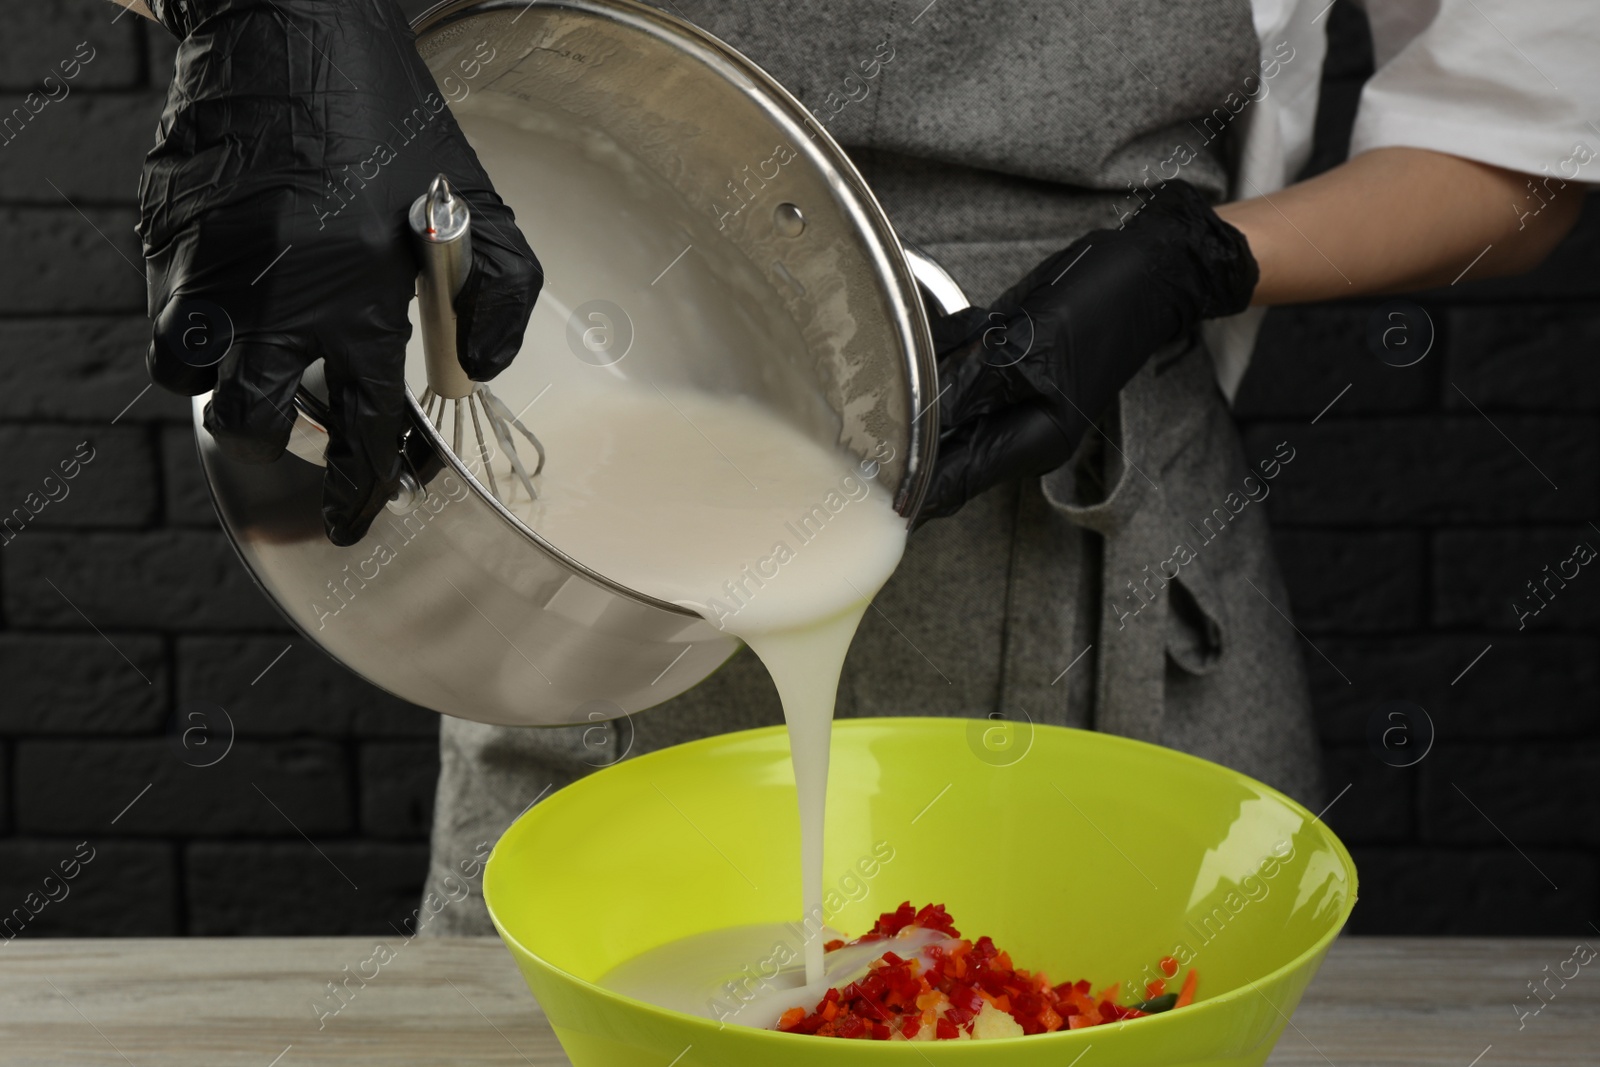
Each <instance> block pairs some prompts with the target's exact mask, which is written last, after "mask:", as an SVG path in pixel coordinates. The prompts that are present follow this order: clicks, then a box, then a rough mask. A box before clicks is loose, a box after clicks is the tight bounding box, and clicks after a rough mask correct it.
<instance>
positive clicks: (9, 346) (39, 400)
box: [0, 307, 190, 425]
mask: <svg viewBox="0 0 1600 1067" xmlns="http://www.w3.org/2000/svg"><path fill="white" fill-rule="evenodd" d="M140 311H141V313H140V314H139V315H137V316H107V317H94V318H74V319H63V318H43V319H25V320H20V321H11V322H4V321H0V352H7V353H13V354H14V355H15V357H24V356H26V357H29V358H11V359H5V360H0V419H17V420H20V419H58V420H62V421H77V420H83V419H93V420H99V421H103V422H110V421H111V420H112V419H117V417H118V416H119V415H121V418H120V419H117V423H118V425H124V424H131V423H137V422H141V421H145V420H149V419H173V420H181V421H183V422H188V421H189V417H190V416H189V405H190V401H189V399H188V398H187V397H179V396H174V395H173V394H171V393H168V392H166V391H165V390H162V389H157V388H149V389H147V388H146V387H147V386H149V385H150V378H149V375H147V374H146V373H145V369H144V356H145V350H146V349H147V348H148V347H149V345H150V323H149V321H148V320H147V319H146V318H145V317H144V315H143V313H142V312H143V308H142V307H141V308H140Z"/></svg>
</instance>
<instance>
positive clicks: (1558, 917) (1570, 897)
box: [1349, 844, 1600, 937]
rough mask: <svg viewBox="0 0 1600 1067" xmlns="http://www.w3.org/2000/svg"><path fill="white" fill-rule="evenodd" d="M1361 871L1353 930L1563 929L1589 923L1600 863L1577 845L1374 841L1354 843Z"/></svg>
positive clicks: (1512, 932) (1520, 932) (1561, 932)
mask: <svg viewBox="0 0 1600 1067" xmlns="http://www.w3.org/2000/svg"><path fill="white" fill-rule="evenodd" d="M1350 851H1351V854H1352V855H1353V856H1354V857H1355V861H1356V871H1357V874H1358V877H1359V878H1360V888H1359V893H1360V896H1361V900H1360V903H1358V904H1357V905H1356V910H1355V914H1354V915H1352V916H1351V919H1350V927H1349V930H1350V932H1351V933H1353V934H1379V935H1433V936H1444V935H1449V936H1518V937H1537V936H1541V935H1543V936H1552V937H1555V936H1560V937H1566V936H1568V935H1570V934H1571V933H1572V931H1574V930H1584V929H1587V928H1588V927H1587V926H1586V925H1585V923H1586V921H1587V920H1589V919H1591V918H1592V917H1593V914H1592V909H1593V905H1594V900H1595V897H1596V893H1597V891H1600V864H1597V863H1596V861H1595V858H1594V856H1593V855H1590V854H1585V853H1580V852H1574V851H1541V850H1535V851H1533V852H1530V853H1529V854H1528V855H1529V859H1531V860H1532V861H1533V862H1534V863H1537V864H1538V865H1539V868H1540V869H1541V870H1543V871H1544V872H1545V874H1547V875H1549V876H1550V878H1552V879H1554V881H1555V884H1556V885H1557V886H1559V887H1560V889H1559V891H1558V890H1556V889H1552V888H1551V886H1550V883H1549V882H1547V881H1545V880H1544V878H1543V877H1541V876H1540V875H1539V874H1538V872H1536V871H1535V870H1534V869H1533V867H1532V866H1530V865H1529V863H1528V860H1525V859H1523V857H1521V856H1519V855H1517V853H1516V852H1514V851H1513V850H1512V849H1511V848H1510V847H1509V846H1505V845H1503V844H1502V847H1500V848H1492V849H1461V850H1453V849H1442V848H1416V847H1414V846H1406V847H1400V846H1392V845H1391V846H1382V845H1378V846H1374V845H1367V846H1362V847H1357V848H1353V849H1351V850H1350Z"/></svg>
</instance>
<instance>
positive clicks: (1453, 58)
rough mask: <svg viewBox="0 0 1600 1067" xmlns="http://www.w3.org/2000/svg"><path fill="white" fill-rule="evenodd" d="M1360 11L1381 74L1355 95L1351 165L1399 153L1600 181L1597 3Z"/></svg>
mask: <svg viewBox="0 0 1600 1067" xmlns="http://www.w3.org/2000/svg"><path fill="white" fill-rule="evenodd" d="M1365 7H1366V9H1367V18H1368V21H1369V22H1370V23H1371V25H1372V43H1373V54H1374V59H1375V61H1376V66H1377V72H1376V73H1375V74H1374V75H1373V76H1372V78H1371V80H1369V81H1368V82H1367V85H1366V88H1365V89H1364V90H1363V91H1362V94H1361V107H1360V110H1359V111H1358V112H1357V114H1356V126H1355V132H1354V134H1353V136H1352V138H1351V142H1350V154H1351V155H1352V156H1354V155H1358V154H1360V153H1361V152H1365V151H1368V150H1370V149H1374V148H1382V147H1387V146H1398V145H1404V146H1408V147H1412V148H1426V149H1431V150H1432V151H1435V152H1443V153H1447V154H1449V155H1453V156H1461V157H1463V158H1466V159H1472V160H1477V161H1478V162H1481V163H1489V164H1493V165H1495V166H1500V167H1505V168H1507V169H1510V170H1519V171H1525V172H1527V173H1529V174H1545V175H1549V176H1552V177H1556V178H1561V179H1565V180H1569V181H1571V180H1578V181H1600V163H1594V162H1593V161H1594V160H1595V159H1596V158H1597V148H1600V127H1597V126H1596V125H1595V123H1594V121H1593V120H1594V119H1595V118H1597V117H1600V7H1597V5H1596V4H1595V3H1594V0H1367V3H1366V4H1365ZM1591 164H1592V165H1591Z"/></svg>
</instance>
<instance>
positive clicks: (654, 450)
mask: <svg viewBox="0 0 1600 1067" xmlns="http://www.w3.org/2000/svg"><path fill="white" fill-rule="evenodd" d="M454 111H455V113H456V115H457V117H458V118H459V119H460V121H461V125H462V128H463V129H464V130H465V131H466V133H467V135H468V137H469V138H470V140H471V141H472V143H473V145H474V147H475V148H476V149H477V151H478V154H479V157H480V159H481V160H482V161H483V163H484V166H485V167H486V168H487V170H488V171H489V173H490V174H491V175H492V176H494V178H495V185H496V187H497V188H498V189H499V190H500V192H501V194H502V195H503V196H504V197H505V199H506V201H507V203H508V204H510V205H511V207H512V208H513V209H514V210H515V212H516V214H517V218H518V220H519V222H520V224H521V225H522V226H523V228H524V231H525V232H526V233H527V234H528V235H529V237H530V238H531V239H532V241H533V244H534V247H535V249H536V251H537V253H538V255H539V256H540V258H541V260H542V261H543V262H544V264H545V266H546V269H547V271H548V275H549V284H548V285H547V286H546V288H545V290H544V291H543V292H542V293H541V295H540V298H539V301H538V303H537V304H536V305H535V308H534V313H533V320H532V322H531V323H530V325H529V329H528V332H527V335H526V337H525V338H524V344H523V352H522V354H521V356H520V357H519V358H518V359H517V360H516V361H515V362H514V363H513V364H512V365H511V367H509V368H508V369H507V370H506V372H505V373H503V374H502V375H500V377H499V378H497V379H496V380H495V382H494V383H493V388H494V389H495V392H496V393H497V394H498V395H499V396H500V397H501V398H502V399H503V400H504V401H505V402H506V404H507V405H508V406H509V407H510V409H511V410H512V411H513V412H515V413H517V414H518V415H519V416H520V417H521V418H522V419H523V420H524V421H525V422H526V423H527V424H528V425H529V426H530V427H531V428H532V429H533V431H534V432H535V433H536V434H538V436H539V438H540V440H541V441H542V442H543V443H544V445H545V447H546V449H547V452H548V456H549V458H548V461H547V463H546V465H545V469H544V472H543V473H542V474H540V475H539V476H538V477H537V478H536V479H535V484H536V487H537V490H538V492H539V499H538V500H537V501H528V500H526V499H525V498H524V497H523V495H522V490H521V489H520V488H517V489H516V490H514V491H511V492H509V493H508V494H507V495H508V497H509V499H507V500H504V502H505V503H507V504H508V506H510V507H511V508H512V509H513V510H514V511H517V512H518V513H519V515H520V517H521V518H522V519H523V520H524V521H526V522H527V523H528V525H529V526H530V527H532V528H533V529H534V530H536V531H538V532H539V533H540V534H541V535H542V536H543V537H545V538H546V539H547V540H549V541H550V542H551V543H552V544H554V545H555V546H556V547H557V548H559V549H561V550H562V551H563V552H565V553H567V554H568V555H570V556H572V557H573V558H575V559H577V560H579V561H580V562H582V563H583V564H585V565H586V566H588V567H590V568H592V569H594V570H596V571H598V572H600V573H602V574H605V575H606V576H608V577H610V578H612V579H613V580H615V581H618V582H621V583H623V584H624V585H627V586H629V587H630V588H633V589H636V590H638V591H640V592H643V593H647V594H650V595H652V596H655V597H658V598H660V599H662V600H666V601H669V602H672V603H677V604H681V605H683V606H685V607H689V608H691V609H692V610H694V611H696V612H699V613H700V614H702V615H704V616H705V617H706V618H707V619H709V620H711V621H712V622H713V623H715V624H716V625H717V626H719V627H721V628H722V629H724V630H727V631H728V632H730V633H732V634H734V635H736V636H737V637H739V638H741V639H742V640H743V641H745V643H747V644H748V645H750V647H751V648H752V649H753V650H754V651H755V652H756V654H757V655H758V656H760V657H761V660H762V662H763V663H764V664H765V665H766V667H767V670H768V672H769V673H770V674H771V675H772V679H773V681H774V682H775V683H776V685H777V688H778V692H779V695H780V696H781V698H782V700H783V711H784V718H785V720H786V722H787V724H788V730H789V739H790V748H791V752H792V755H793V762H794V772H795V781H796V785H797V787H798V792H799V803H800V830H801V850H802V864H801V866H802V872H803V879H804V881H803V892H802V898H803V904H804V909H805V911H804V916H803V917H802V924H803V928H804V929H805V930H806V931H808V932H809V933H810V936H807V937H804V938H801V939H800V940H803V941H804V942H805V943H804V945H803V950H802V951H803V958H804V961H805V973H806V978H807V980H808V982H810V983H818V982H821V981H823V980H824V974H823V951H822V945H823V942H824V941H825V940H826V938H825V937H824V936H823V935H822V933H821V928H822V923H823V918H824V916H823V879H822V857H823V849H822V831H823V814H824V810H825V805H826V799H827V779H828V740H829V736H830V733H831V726H832V721H833V707H834V699H835V696H836V693H837V690H838V685H839V672H840V668H841V667H842V666H843V663H844V657H845V653H846V651H847V650H848V648H849V645H850V640H851V637H852V636H853V635H854V633H855V630H856V626H857V624H858V623H859V622H860V620H861V616H862V613H863V612H864V611H865V610H866V608H867V605H868V603H869V602H870V600H871V598H872V597H873V595H875V594H876V593H877V591H878V590H879V588H881V587H882V585H883V583H884V582H885V581H887V580H888V578H889V576H890V574H892V573H893V571H894V569H895V566H896V565H897V564H898V563H899V561H900V556H901V553H902V552H903V550H904V548H905V539H906V522H905V520H904V519H903V518H902V517H901V516H899V515H897V514H896V513H895V511H894V509H893V506H892V503H891V500H890V495H891V494H890V491H889V490H888V489H886V488H885V487H883V486H881V485H879V484H878V483H877V482H876V481H874V480H873V475H875V474H876V473H877V462H876V461H874V459H872V458H868V459H867V460H866V461H862V460H861V459H858V458H857V457H854V456H851V455H848V454H846V453H845V452H843V451H842V450H840V449H838V448H836V447H832V446H829V445H825V444H822V443H819V442H824V441H833V440H836V439H837V417H836V416H835V415H833V413H832V412H831V411H830V410H829V409H828V406H827V404H826V403H825V402H824V400H823V398H822V396H821V393H820V392H819V391H818V390H817V389H816V388H815V385H814V383H813V382H812V381H811V377H810V374H809V372H808V371H806V370H805V369H804V368H805V367H806V366H807V365H808V359H809V357H808V356H807V355H806V350H805V345H804V342H803V341H802V339H801V338H800V335H799V333H798V329H797V327H795V325H794V324H793V322H792V321H790V319H789V318H788V316H787V315H786V314H784V313H783V311H782V307H781V303H779V302H776V300H775V298H771V299H764V298H763V296H762V293H763V289H764V283H763V282H762V281H761V279H760V276H759V272H758V271H757V270H756V268H755V267H754V266H752V265H750V264H748V263H744V262H743V260H742V259H740V258H739V257H738V256H736V255H733V254H732V253H731V251H730V249H729V248H728V247H727V246H726V242H725V241H724V240H722V239H721V238H719V236H718V235H717V233H716V232H715V228H714V225H713V223H714V220H713V219H712V218H711V216H710V214H709V213H705V212H693V211H684V210H683V206H682V204H681V201H680V199H679V197H678V194H677V193H676V192H675V191H673V190H672V189H670V188H668V187H666V186H664V185H663V184H662V183H661V182H660V179H658V178H657V177H656V176H654V175H652V174H651V173H650V172H649V171H648V170H647V169H645V168H643V167H641V166H639V165H638V164H637V163H636V162H635V161H633V160H632V159H631V158H630V157H628V156H627V155H626V154H625V153H622V152H621V151H620V150H619V149H617V148H616V147H615V146H614V145H611V144H610V143H608V142H607V141H606V139H605V137H604V135H603V134H602V133H601V132H600V131H597V130H594V129H592V128H589V127H581V126H574V125H573V124H571V123H569V122H567V121H565V120H564V119H563V118H562V117H561V116H559V115H543V114H535V113H532V112H530V110H529V108H528V107H527V106H526V103H525V102H522V101H512V102H507V101H504V100H499V99H497V98H496V97H494V96H493V95H491V94H486V93H474V94H473V95H472V96H471V97H469V98H468V99H467V100H465V101H462V102H461V103H459V104H457V105H456V106H455V107H454ZM661 218H670V219H678V220H680V221H679V223H678V224H677V225H676V226H675V227H664V226H661V225H659V224H657V221H656V220H659V219H661ZM599 250H604V253H603V255H602V254H601V253H600V251H599ZM619 264H633V265H635V268H634V269H633V271H632V274H636V275H637V277H636V278H633V281H632V283H631V284H625V280H626V279H627V278H628V277H630V276H631V275H630V274H629V271H628V270H626V269H623V268H621V267H619ZM730 293H739V294H741V295H740V296H739V297H738V299H740V301H741V304H740V310H741V312H742V314H740V315H705V314H703V313H702V309H704V308H706V307H710V306H714V305H715V304H716V302H718V301H724V302H725V301H727V300H729V299H730V298H732V297H730ZM597 298H604V299H606V300H608V301H611V302H612V305H613V311H612V312H611V313H609V314H611V315H612V317H613V318H616V317H617V316H620V319H619V321H616V322H610V321H609V320H608V321H607V325H606V328H607V329H608V330H611V329H612V328H613V327H615V328H616V330H617V333H616V336H618V337H621V336H623V335H624V333H625V334H626V336H628V337H629V338H631V341H630V342H629V343H627V344H622V343H621V342H620V341H619V342H618V347H617V348H616V349H615V350H611V351H608V353H607V354H606V357H605V358H603V359H584V358H580V357H579V356H578V355H575V354H574V353H573V352H571V351H569V347H570V344H569V336H568V329H569V324H570V323H571V321H573V320H574V318H577V319H581V320H582V321H583V323H584V325H586V326H587V325H590V324H592V323H594V322H598V321H599V320H593V319H590V318H586V317H585V315H586V314H587V313H586V312H584V313H583V314H580V313H581V312H583V309H584V308H585V307H586V306H587V304H586V302H589V301H593V300H595V299H597ZM685 337H693V338H695V339H696V343H695V344H694V345H692V346H686V345H684V344H683V338H685ZM752 351H753V352H761V353H765V355H763V356H762V357H761V358H748V357H747V355H746V354H747V353H750V352H752ZM612 359H615V362H611V360H612ZM422 378H423V376H422V374H421V346H420V344H418V343H415V341H414V343H413V345H412V351H411V353H410V362H409V369H408V379H409V380H410V382H411V384H412V387H413V390H414V391H417V392H419V393H420V391H421V383H422ZM747 394H749V395H747ZM750 395H755V396H760V397H763V398H764V400H765V402H764V403H761V402H758V401H756V400H754V399H751V398H750ZM780 411H781V412H782V414H779V412H780ZM523 456H524V459H525V460H526V461H527V462H528V463H529V465H530V469H531V463H532V456H531V452H530V451H527V450H525V451H524V453H523ZM892 456H893V452H892V451H891V449H890V447H889V444H888V443H887V442H885V443H884V444H883V445H882V446H880V451H879V454H878V455H877V456H876V460H878V461H883V462H887V461H888V460H889V459H890V458H891V457H892ZM496 466H497V470H496V479H497V481H498V484H499V485H500V486H502V487H506V486H509V485H513V484H515V483H514V479H512V478H511V477H509V464H507V463H506V461H505V460H504V458H503V457H502V458H501V459H500V460H499V462H498V463H497V464H496ZM735 941H737V938H735ZM733 943H734V942H728V943H727V944H725V945H723V947H722V948H720V949H718V948H714V949H712V950H710V951H711V954H712V956H715V957H718V958H719V959H720V960H721V962H720V963H717V962H716V960H711V961H710V966H711V971H712V972H716V971H718V970H719V968H720V970H722V971H724V972H733V971H738V970H739V969H740V968H741V967H743V966H744V965H746V964H747V963H751V962H754V961H751V960H749V959H747V958H745V957H746V955H747V953H746V952H745V951H742V950H741V951H732V950H729V949H728V945H731V944H733ZM760 947H767V948H770V945H768V946H760ZM724 951H727V955H726V956H723V955H722V953H723V952H724ZM657 973H658V976H659V981H658V982H657V984H656V986H655V988H656V989H657V991H658V992H657V995H654V996H650V995H646V994H647V993H648V990H645V991H638V990H636V994H637V995H645V999H648V1000H653V1001H656V1002H658V1003H661V1002H666V1001H668V1000H670V999H671V997H672V995H673V991H674V989H676V988H677V987H679V986H680V985H682V981H683V980H684V978H685V976H683V975H682V974H680V973H679V972H678V971H671V970H661V969H658V971H657ZM689 984H690V985H693V984H695V983H694V982H693V981H690V983H689ZM820 995H821V994H820V992H819V993H818V994H817V996H818V997H820ZM812 999H813V1001H814V1000H815V999H816V997H813V998H812ZM774 1018H775V1017H774Z"/></svg>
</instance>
